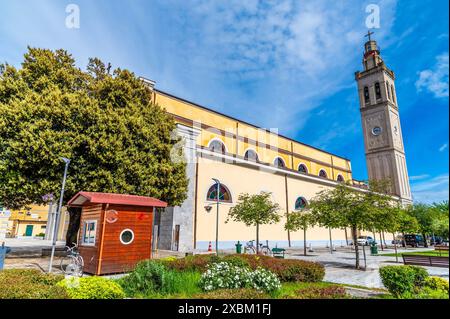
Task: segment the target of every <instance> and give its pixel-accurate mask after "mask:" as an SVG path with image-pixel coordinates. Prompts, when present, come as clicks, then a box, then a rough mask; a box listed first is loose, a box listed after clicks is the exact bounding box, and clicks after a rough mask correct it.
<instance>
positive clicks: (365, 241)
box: [357, 236, 375, 246]
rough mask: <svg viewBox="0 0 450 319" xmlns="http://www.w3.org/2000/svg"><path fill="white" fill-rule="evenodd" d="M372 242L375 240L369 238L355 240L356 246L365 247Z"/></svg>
mask: <svg viewBox="0 0 450 319" xmlns="http://www.w3.org/2000/svg"><path fill="white" fill-rule="evenodd" d="M372 242H375V240H374V239H373V238H372V237H370V236H358V239H357V243H358V245H365V246H367V245H370V244H371V243H372Z"/></svg>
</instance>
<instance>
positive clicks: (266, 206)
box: [225, 192, 280, 253]
mask: <svg viewBox="0 0 450 319" xmlns="http://www.w3.org/2000/svg"><path fill="white" fill-rule="evenodd" d="M279 209H280V206H279V205H278V204H277V203H274V202H273V201H272V199H271V193H269V192H261V193H260V194H255V195H249V194H247V193H243V194H240V195H239V197H238V202H237V204H236V206H234V207H232V208H231V209H230V211H229V213H228V216H227V219H226V221H225V222H226V223H228V222H229V221H230V220H233V221H236V222H242V223H244V224H245V225H246V226H256V253H259V226H260V225H267V224H274V223H277V222H279V221H280V215H279V214H278V211H279Z"/></svg>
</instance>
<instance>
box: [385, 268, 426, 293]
mask: <svg viewBox="0 0 450 319" xmlns="http://www.w3.org/2000/svg"><path fill="white" fill-rule="evenodd" d="M380 276H381V281H382V282H383V285H384V286H385V287H386V288H387V289H388V290H389V292H390V293H391V294H393V295H394V296H396V297H401V296H402V295H405V294H415V293H418V292H419V291H420V289H421V288H422V287H423V286H424V285H425V280H426V278H427V277H428V273H427V271H426V270H425V269H424V268H421V267H416V266H409V265H407V266H385V267H381V268H380Z"/></svg>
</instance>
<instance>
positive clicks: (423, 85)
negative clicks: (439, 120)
mask: <svg viewBox="0 0 450 319" xmlns="http://www.w3.org/2000/svg"><path fill="white" fill-rule="evenodd" d="M448 67H449V61H448V52H445V53H442V54H440V55H438V56H437V57H436V63H435V65H434V66H433V67H432V68H431V69H427V70H423V71H421V72H419V79H418V80H417V81H416V88H417V90H418V91H419V92H420V91H422V90H426V91H428V92H430V93H433V95H434V96H435V97H436V98H443V97H448V85H449V83H448Z"/></svg>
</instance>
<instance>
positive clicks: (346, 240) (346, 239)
mask: <svg viewBox="0 0 450 319" xmlns="http://www.w3.org/2000/svg"><path fill="white" fill-rule="evenodd" d="M344 232H345V244H346V245H347V246H348V237H347V227H345V228H344Z"/></svg>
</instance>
